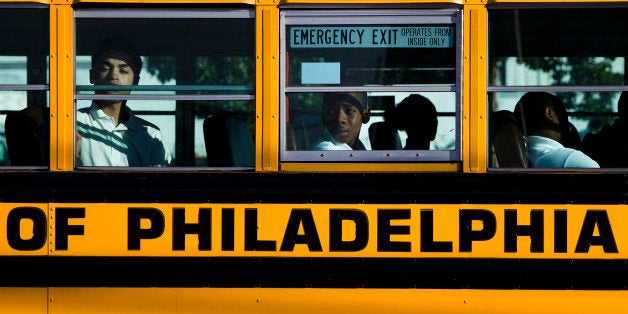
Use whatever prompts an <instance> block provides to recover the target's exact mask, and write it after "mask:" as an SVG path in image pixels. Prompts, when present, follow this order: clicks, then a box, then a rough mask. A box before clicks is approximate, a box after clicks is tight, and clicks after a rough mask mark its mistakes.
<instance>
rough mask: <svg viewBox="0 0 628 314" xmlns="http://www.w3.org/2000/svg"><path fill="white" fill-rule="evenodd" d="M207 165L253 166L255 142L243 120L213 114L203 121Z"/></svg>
mask: <svg viewBox="0 0 628 314" xmlns="http://www.w3.org/2000/svg"><path fill="white" fill-rule="evenodd" d="M203 136H204V138H205V151H206V152H207V165H208V166H210V167H253V166H254V165H255V142H254V140H253V133H252V132H251V129H250V128H249V126H248V125H247V124H246V122H244V121H243V120H241V119H239V118H236V117H232V116H227V115H215V116H211V117H208V118H206V119H205V121H203Z"/></svg>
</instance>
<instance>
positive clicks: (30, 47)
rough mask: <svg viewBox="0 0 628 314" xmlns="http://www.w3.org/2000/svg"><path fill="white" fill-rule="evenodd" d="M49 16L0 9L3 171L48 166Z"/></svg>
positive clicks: (39, 10) (36, 9) (35, 10)
mask: <svg viewBox="0 0 628 314" xmlns="http://www.w3.org/2000/svg"><path fill="white" fill-rule="evenodd" d="M48 12H49V10H48V8H47V7H45V6H33V5H28V6H16V5H8V4H7V5H0V17H1V18H0V24H2V28H3V29H4V31H3V35H2V40H1V41H0V131H1V132H2V133H0V166H27V167H29V168H31V167H46V168H47V167H48V165H49V156H50V153H49V152H50V149H49V146H50V140H49V132H50V131H49V130H50V118H49V117H50V114H49V109H48V108H49V103H48V90H49V85H48V72H49V71H48V69H49V66H48V51H49V50H50V49H49V41H48V29H49V17H48V16H49V13H48Z"/></svg>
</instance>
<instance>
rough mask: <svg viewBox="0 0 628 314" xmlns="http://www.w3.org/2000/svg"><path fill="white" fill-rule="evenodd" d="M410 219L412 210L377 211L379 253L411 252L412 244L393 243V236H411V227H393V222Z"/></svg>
mask: <svg viewBox="0 0 628 314" xmlns="http://www.w3.org/2000/svg"><path fill="white" fill-rule="evenodd" d="M398 219H404V220H406V219H410V210H409V209H404V210H393V209H379V210H377V251H378V252H410V251H411V250H412V245H411V243H410V242H400V241H391V240H390V236H391V235H393V234H405V235H409V234H410V226H392V225H391V224H390V223H391V221H392V220H398Z"/></svg>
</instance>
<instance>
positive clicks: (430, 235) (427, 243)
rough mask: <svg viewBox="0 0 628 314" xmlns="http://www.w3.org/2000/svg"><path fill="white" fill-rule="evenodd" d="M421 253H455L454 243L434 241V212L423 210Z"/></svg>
mask: <svg viewBox="0 0 628 314" xmlns="http://www.w3.org/2000/svg"><path fill="white" fill-rule="evenodd" d="M421 252H453V243H452V242H446V241H434V210H433V209H421Z"/></svg>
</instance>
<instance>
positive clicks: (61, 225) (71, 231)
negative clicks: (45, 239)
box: [55, 207, 85, 250]
mask: <svg viewBox="0 0 628 314" xmlns="http://www.w3.org/2000/svg"><path fill="white" fill-rule="evenodd" d="M56 213H57V214H56V215H55V218H56V219H55V232H56V233H55V249H56V250H67V249H68V236H69V235H84V234H85V226H84V225H70V224H69V221H68V220H69V219H70V218H85V208H84V207H81V208H64V207H57V208H56Z"/></svg>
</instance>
